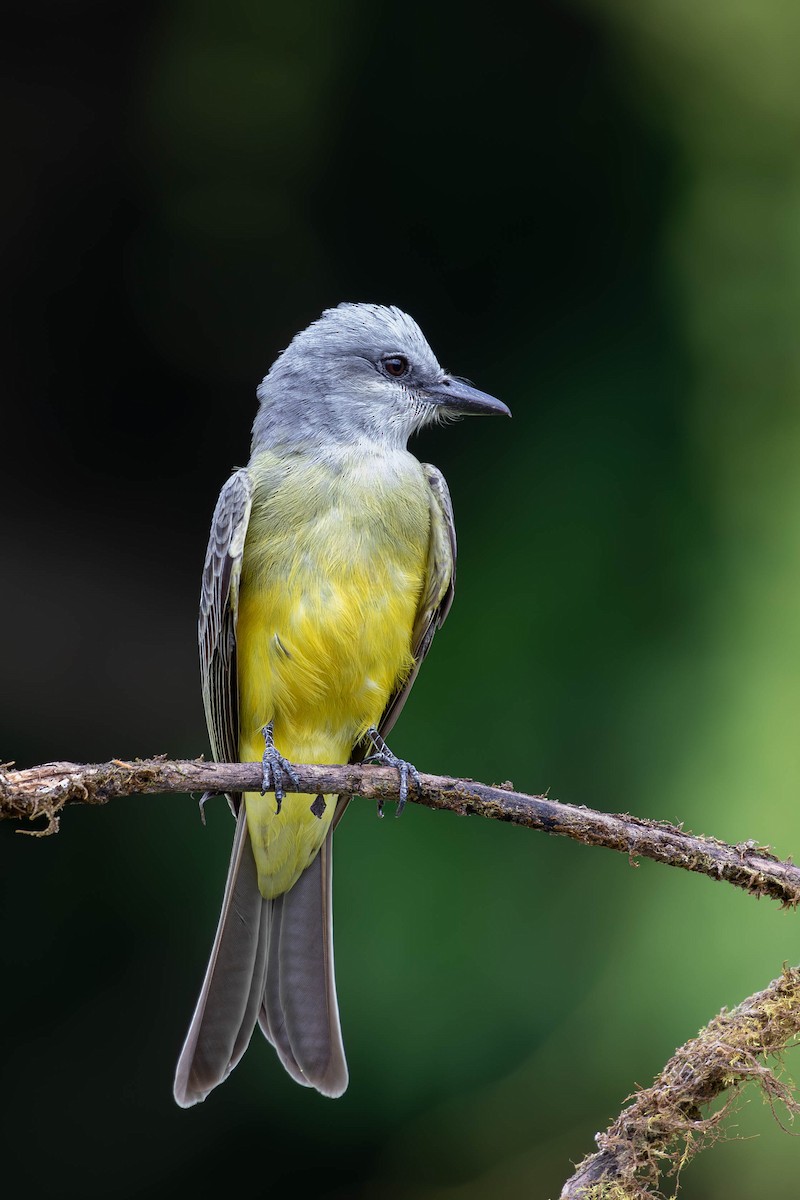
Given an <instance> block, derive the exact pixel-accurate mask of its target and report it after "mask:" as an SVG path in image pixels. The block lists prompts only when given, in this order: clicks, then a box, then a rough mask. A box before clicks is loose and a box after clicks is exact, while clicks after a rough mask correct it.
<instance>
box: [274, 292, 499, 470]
mask: <svg viewBox="0 0 800 1200" xmlns="http://www.w3.org/2000/svg"><path fill="white" fill-rule="evenodd" d="M258 398H259V401H260V405H259V410H258V413H257V415H256V419H255V423H254V425H253V448H254V449H256V448H258V447H259V446H289V447H293V446H294V447H302V446H304V445H308V444H309V443H311V444H316V445H330V444H334V443H338V444H348V443H349V444H352V443H354V442H358V441H363V440H368V441H371V442H373V443H380V444H383V445H387V446H393V447H397V446H405V444H406V442H407V441H408V439H409V437H410V436H411V434H412V433H413V432H414V431H415V430H416V429H419V428H420V427H421V426H422V425H426V424H428V423H429V422H431V421H435V420H437V419H441V418H442V417H445V416H448V415H460V414H468V413H503V414H505V415H506V416H510V413H509V411H508V409H507V408H506V406H505V405H504V404H502V403H501V402H500V401H499V400H495V399H494V398H493V397H492V396H487V395H485V394H484V393H483V392H479V391H477V390H476V389H475V388H472V387H470V386H469V385H468V384H465V383H464V382H463V381H462V380H459V379H457V378H454V377H453V376H451V375H449V374H448V373H447V372H446V371H444V370H443V369H442V368H441V367H440V366H439V363H438V362H437V360H436V356H435V355H434V353H433V351H432V350H431V348H430V346H429V345H428V343H427V342H426V340H425V338H424V337H423V334H422V331H421V329H420V328H419V326H418V325H417V323H416V321H413V320H412V319H411V317H409V316H407V315H406V313H404V312H401V311H400V309H399V308H393V307H392V308H386V307H384V306H382V305H380V304H340V305H339V306H338V308H328V309H326V310H325V312H324V313H323V314H322V316H321V317H320V318H319V320H317V321H314V322H313V324H311V325H309V326H308V328H307V329H304V330H303V331H302V333H298V334H297V335H296V336H295V337H294V339H293V340H292V342H291V344H290V345H289V346H287V348H286V349H285V350H284V351H283V353H282V354H281V355H279V357H278V358H277V359H276V360H275V362H274V363H273V365H272V367H271V368H270V371H269V374H268V375H266V376H265V378H264V380H263V382H262V383H261V385H260V386H259V389H258Z"/></svg>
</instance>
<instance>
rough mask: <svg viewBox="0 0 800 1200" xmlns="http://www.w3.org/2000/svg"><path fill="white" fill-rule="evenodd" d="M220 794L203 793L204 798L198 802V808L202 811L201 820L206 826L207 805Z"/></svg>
mask: <svg viewBox="0 0 800 1200" xmlns="http://www.w3.org/2000/svg"><path fill="white" fill-rule="evenodd" d="M218 794H219V793H217V792H203V794H202V796H201V797H200V799H199V800H198V801H197V805H198V808H199V809H200V820H201V821H202V823H203V824H204V825H205V823H206V804H207V803H208V801H209V800H211V799H212V797H214V796H216V795H218Z"/></svg>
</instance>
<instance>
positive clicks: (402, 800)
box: [364, 729, 422, 817]
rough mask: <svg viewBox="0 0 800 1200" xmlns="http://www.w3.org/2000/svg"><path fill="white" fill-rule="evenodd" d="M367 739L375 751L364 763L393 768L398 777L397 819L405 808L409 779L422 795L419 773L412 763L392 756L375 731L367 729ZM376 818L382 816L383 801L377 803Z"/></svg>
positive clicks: (394, 755)
mask: <svg viewBox="0 0 800 1200" xmlns="http://www.w3.org/2000/svg"><path fill="white" fill-rule="evenodd" d="M367 737H368V738H369V739H370V741H371V742H372V744H373V746H374V747H375V750H374V752H373V753H372V754H368V755H367V757H366V758H365V759H364V761H365V762H371V763H377V764H378V766H380V767H394V768H395V770H396V771H397V773H398V774H399V776H400V795H399V799H398V801H397V809H396V810H395V814H394V815H395V816H396V817H399V816H400V814H401V813H402V811H403V809H404V808H405V806H406V800H407V799H408V780H409V777H410V778H411V779H412V780H413V782H414V784H415V785H416V788H417V791H418V792H419V793H420V795H421V794H422V780H421V779H420V777H419V771H418V770H417V768H416V767H415V766H414V764H413V763H410V762H406V760H405V759H404V758H398V757H397V755H396V754H393V753H392V751H391V750H390V749H389V747H388V746H387V745H386V742H385V741H384V740H383V738H382V737H381V735H380V734H379V733H378V731H377V729H368V730H367ZM378 816H379V817H382V816H383V801H382V800H379V801H378Z"/></svg>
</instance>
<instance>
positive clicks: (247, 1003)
mask: <svg viewBox="0 0 800 1200" xmlns="http://www.w3.org/2000/svg"><path fill="white" fill-rule="evenodd" d="M332 867H333V860H332V830H331V831H329V832H328V836H327V838H326V839H325V843H324V845H323V847H322V849H321V850H320V852H319V854H318V855H317V857H316V858H315V859H314V861H313V862H312V864H311V866H310V867H308V868H307V869H306V870H305V871H304V872H303V874H302V875H301V876H300V878H299V879H298V881H297V883H295V885H294V887H293V888H291V890H290V891H288V892H286V893H285V894H284V895H283V896H278V897H277V899H275V900H265V899H264V898H263V897H262V896H261V893H260V892H259V890H258V881H257V876H256V866H255V860H254V858H253V854H252V851H251V849H250V837H249V834H248V832H247V820H246V817H245V812H244V804H242V805H241V807H240V810H239V817H238V820H237V822H236V836H235V838H234V842H233V851H232V854H231V862H230V867H229V868H228V879H227V882H226V884H225V896H224V898H223V901H222V912H221V913H220V918H219V924H218V926H217V934H216V937H215V938H214V946H213V948H212V951H211V958H210V960H209V963H208V968H207V970H206V975H205V979H204V980H203V987H202V989H201V991H200V998H199V999H198V1001H197V1007H196V1008H195V1011H194V1016H193V1017H192V1023H191V1025H190V1026H189V1032H188V1034H187V1035H186V1041H185V1042H184V1045H183V1050H182V1051H181V1056H180V1058H179V1060H178V1067H177V1070H176V1072H175V1089H174V1091H175V1099H176V1101H177V1102H178V1104H180V1105H181V1107H182V1108H189V1107H190V1106H191V1105H192V1104H198V1103H199V1102H200V1101H201V1100H205V1098H206V1096H207V1095H208V1094H209V1092H210V1091H211V1090H212V1089H213V1088H215V1087H216V1086H217V1084H219V1083H222V1081H223V1080H224V1079H226V1078H227V1076H228V1075H229V1074H230V1073H231V1071H232V1070H233V1068H234V1067H235V1066H236V1064H237V1063H238V1061H239V1059H240V1058H241V1057H242V1055H243V1054H244V1052H245V1050H246V1049H247V1046H248V1044H249V1042H250V1038H251V1036H252V1033H253V1030H254V1028H255V1025H256V1021H258V1022H259V1023H260V1025H261V1028H262V1030H263V1031H264V1033H265V1035H266V1036H267V1038H268V1039H269V1040H270V1041H271V1042H272V1043H273V1045H274V1046H275V1049H276V1050H277V1052H278V1055H279V1057H280V1060H281V1062H282V1063H283V1065H284V1066H285V1067H286V1069H287V1071H288V1072H289V1074H290V1075H291V1076H292V1077H293V1078H294V1079H296V1080H297V1081H298V1083H302V1084H303V1085H304V1086H305V1087H315V1088H316V1089H317V1090H318V1091H320V1092H322V1094H323V1095H324V1096H341V1094H342V1092H343V1091H344V1090H345V1088H346V1087H347V1079H348V1076H347V1063H346V1061H345V1056H344V1046H343V1045H342V1034H341V1029H340V1026H339V1009H338V1005H337V1002H336V982H335V979H334V971H333V922H332V906H331V881H332Z"/></svg>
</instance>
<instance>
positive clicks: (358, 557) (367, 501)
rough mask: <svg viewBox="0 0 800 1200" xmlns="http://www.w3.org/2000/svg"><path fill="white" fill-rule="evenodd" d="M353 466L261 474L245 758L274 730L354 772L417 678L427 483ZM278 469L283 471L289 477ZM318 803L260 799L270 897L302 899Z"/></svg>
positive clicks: (409, 473) (251, 817)
mask: <svg viewBox="0 0 800 1200" xmlns="http://www.w3.org/2000/svg"><path fill="white" fill-rule="evenodd" d="M395 458H396V461H395V462H393V463H386V462H380V461H378V459H379V456H376V455H375V454H374V453H373V455H372V458H371V459H370V460H369V461H367V462H365V461H364V456H363V455H358V456H356V457H355V461H353V462H350V463H348V462H346V461H345V462H341V461H340V462H337V463H335V464H333V465H331V464H328V465H319V464H313V463H308V462H294V463H293V464H292V465H291V467H290V468H289V469H287V467H286V464H285V463H280V464H277V460H276V459H275V458H274V457H273V456H271V455H269V456H261V459H260V460H257V461H256V462H255V463H253V464H251V470H252V471H253V474H254V480H255V483H256V488H255V496H254V504H253V512H252V516H251V519H250V526H249V529H248V534H247V541H246V544H245V553H244V562H243V569H242V582H241V591H240V598H239V619H238V626H237V662H238V679H239V725H240V736H239V754H240V758H241V759H242V761H253V760H257V759H260V758H261V755H262V753H263V748H264V741H263V737H262V734H261V730H262V728H263V727H264V725H266V724H267V723H268V722H269V721H272V722H273V723H274V736H275V745H276V747H277V749H278V750H279V752H280V753H281V754H283V755H284V756H285V757H286V758H287V759H289V760H290V761H294V762H309V763H313V762H317V763H322V762H327V763H343V762H347V761H348V759H349V757H350V753H351V751H352V748H353V746H354V745H355V743H356V742H357V741H358V740H359V739H360V738H361V736H362V735H363V734H364V732H365V731H366V730H367V729H368V728H369V727H370V726H371V725H377V724H378V722H379V721H380V718H381V716H382V714H383V712H384V709H385V708H386V705H387V703H388V701H389V698H390V697H391V695H392V694H393V692H394V691H395V689H396V688H397V687H398V686H399V684H400V683H401V682H402V680H403V678H404V677H405V676H406V675H407V673H408V672H409V671H410V669H411V667H412V664H413V660H412V656H411V631H412V628H413V624H414V618H415V615H416V612H417V607H418V604H419V598H420V593H421V591H422V588H423V585H424V574H425V564H426V561H427V547H428V539H429V536H430V509H429V500H428V488H427V483H426V481H425V479H424V476H423V475H422V472H421V469H420V468H419V464H418V463H417V462H416V460H415V459H413V458H412V457H411V455H407V454H405V452H396V453H395ZM276 464H277V471H276ZM312 799H313V798H311V797H308V796H301V795H291V796H287V797H286V799H285V800H284V802H283V806H282V809H281V813H280V814H276V812H275V809H276V805H275V799H274V797H273V796H265V797H261V796H259V795H258V794H257V793H248V795H247V796H246V801H245V802H246V805H247V815H248V825H249V829H250V836H251V841H252V844H253V849H254V853H255V857H256V862H257V864H258V869H259V885H260V887H261V891H262V894H264V895H279V894H280V893H281V892H283V891H286V890H288V888H289V887H291V885H292V883H294V881H295V880H296V878H297V877H298V875H299V874H300V873H301V871H303V870H304V869H305V867H306V866H308V864H309V862H310V861H311V860H312V859H313V857H314V855H315V854H316V853H317V851H318V850H319V847H320V846H321V844H322V842H323V840H324V838H325V834H326V833H327V829H328V826H329V824H330V819H331V817H332V816H333V808H334V804H333V799H334V798H333V797H329V798H327V800H326V808H325V812H324V814H323V817H322V818H319V817H317V816H316V815H315V814H314V813H312V812H311V802H312Z"/></svg>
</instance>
